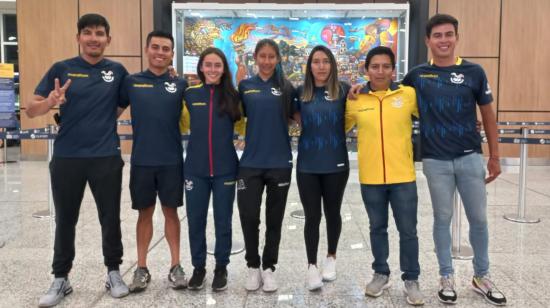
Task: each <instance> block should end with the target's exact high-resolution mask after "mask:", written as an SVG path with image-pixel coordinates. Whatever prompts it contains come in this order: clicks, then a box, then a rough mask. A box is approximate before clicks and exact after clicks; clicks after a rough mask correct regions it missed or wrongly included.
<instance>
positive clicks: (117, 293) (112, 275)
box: [105, 271, 130, 298]
mask: <svg viewBox="0 0 550 308" xmlns="http://www.w3.org/2000/svg"><path fill="white" fill-rule="evenodd" d="M105 288H106V289H107V290H109V293H111V296H112V297H114V298H121V297H124V296H126V295H128V293H130V290H129V289H128V286H127V285H126V283H125V282H124V280H123V279H122V276H120V271H110V272H109V274H107V281H105Z"/></svg>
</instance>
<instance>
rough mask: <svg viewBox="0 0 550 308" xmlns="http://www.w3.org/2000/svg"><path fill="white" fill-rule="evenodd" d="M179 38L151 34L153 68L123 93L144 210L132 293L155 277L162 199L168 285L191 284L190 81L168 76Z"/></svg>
mask: <svg viewBox="0 0 550 308" xmlns="http://www.w3.org/2000/svg"><path fill="white" fill-rule="evenodd" d="M173 47H174V39H173V38H172V35H171V34H169V33H165V32H162V31H153V32H151V33H149V35H148V36H147V43H146V47H145V53H146V55H147V58H148V61H149V68H148V70H146V71H144V72H141V73H137V74H134V75H130V76H128V77H126V79H125V80H124V83H123V85H122V89H121V99H122V100H123V104H124V105H125V106H128V104H131V114H132V129H133V135H134V138H133V144H132V161H131V163H132V168H131V170H130V195H131V197H132V208H133V209H136V210H138V211H139V218H138V221H137V226H136V233H137V255H138V264H137V269H136V270H135V272H134V278H133V282H132V284H131V285H130V291H132V292H139V291H143V290H144V289H145V288H146V287H147V283H148V282H149V281H150V280H151V275H150V274H149V270H148V269H147V252H148V249H149V244H150V243H151V239H152V237H153V213H154V211H155V202H156V199H157V196H158V198H159V200H160V203H161V205H162V212H163V213H164V218H165V227H164V230H165V236H166V240H167V242H168V246H169V248H170V255H171V263H170V271H169V273H168V282H169V284H170V286H171V287H172V288H174V289H181V288H185V287H186V286H187V280H186V278H185V273H184V271H183V269H182V267H181V266H180V221H179V218H178V212H177V208H178V207H180V206H182V205H183V148H182V145H181V135H180V131H179V119H180V115H181V110H182V102H183V93H184V91H185V88H187V82H186V81H185V80H184V79H181V78H173V77H171V76H170V74H169V72H168V66H169V65H170V63H171V62H172V57H173V54H174V52H173Z"/></svg>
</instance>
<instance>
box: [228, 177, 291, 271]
mask: <svg viewBox="0 0 550 308" xmlns="http://www.w3.org/2000/svg"><path fill="white" fill-rule="evenodd" d="M291 177H292V169H291V168H280V169H258V168H246V167H240V168H239V175H238V176H237V203H238V205H239V216H240V218H241V227H242V228H243V236H244V245H245V248H246V254H245V256H244V257H245V259H246V264H247V266H248V267H252V268H259V267H260V265H261V266H262V268H263V269H264V270H265V269H268V268H271V269H272V270H275V264H277V262H278V259H279V244H280V242H281V227H282V225H283V218H284V216H285V207H286V199H287V196H288V188H289V186H290V179H291ZM264 188H266V198H265V244H264V251H263V254H262V258H261V259H260V254H259V252H258V246H259V232H260V211H261V206H262V195H263V191H264Z"/></svg>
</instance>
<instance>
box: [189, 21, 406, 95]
mask: <svg viewBox="0 0 550 308" xmlns="http://www.w3.org/2000/svg"><path fill="white" fill-rule="evenodd" d="M182 26H183V29H182V30H183V31H182V33H184V54H183V59H182V60H183V66H184V67H183V70H184V72H193V71H195V70H196V68H195V67H193V65H196V63H197V58H198V56H199V55H200V53H201V51H202V50H204V49H205V48H207V47H209V46H215V47H218V48H220V49H221V50H223V52H224V53H225V55H226V56H227V58H228V61H229V65H230V68H231V71H232V72H233V73H234V79H235V80H236V82H237V83H238V81H240V80H242V79H245V78H248V77H250V76H253V75H254V74H255V70H256V68H255V65H254V57H253V54H254V47H255V45H256V42H257V41H259V40H261V39H264V38H270V39H273V40H275V41H276V42H277V43H278V44H279V48H280V49H281V53H282V65H283V69H284V71H285V73H286V75H287V77H288V78H289V80H290V81H292V82H293V83H294V84H295V85H297V84H299V83H301V82H302V81H303V78H304V71H305V65H306V62H307V58H308V56H309V51H310V50H311V49H312V48H313V47H314V46H315V45H319V44H323V45H326V46H327V47H329V48H330V49H331V50H332V52H333V54H334V56H335V57H336V61H337V62H338V69H339V76H340V79H341V80H344V81H347V82H349V83H356V82H363V81H364V77H363V75H364V59H365V55H366V53H367V52H368V51H369V50H370V49H371V48H373V47H376V46H387V47H390V48H392V49H393V50H394V52H395V53H396V54H397V46H398V41H397V37H398V35H397V34H398V19H397V18H364V19H360V18H357V19H334V18H333V19H326V18H311V19H300V20H289V19H288V18H266V19H258V18H196V17H185V18H184V19H183V23H182ZM186 66H187V67H186Z"/></svg>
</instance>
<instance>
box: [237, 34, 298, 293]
mask: <svg viewBox="0 0 550 308" xmlns="http://www.w3.org/2000/svg"><path fill="white" fill-rule="evenodd" d="M254 60H255V61H256V65H257V66H258V74H257V75H256V76H254V77H252V78H249V79H246V80H243V81H241V82H240V84H239V94H240V95H241V100H242V106H243V111H244V115H245V116H246V138H245V141H246V146H245V148H244V152H243V155H242V157H241V161H240V163H239V175H238V182H237V201H238V205H239V216H240V218H241V226H242V228H243V236H244V242H245V247H246V255H245V259H246V263H247V266H248V275H247V280H246V283H245V288H246V289H247V290H249V291H253V290H257V289H258V288H260V286H261V285H262V284H263V290H264V291H266V292H273V291H275V290H277V282H276V280H275V277H274V275H273V272H274V271H275V264H277V260H278V254H279V243H280V240H281V225H282V223H283V217H284V213H285V206H286V199H287V195H288V188H289V185H290V177H291V174H292V153H291V149H290V138H289V136H288V120H289V118H290V117H291V116H292V115H293V107H292V100H293V99H294V97H295V90H294V88H293V87H292V85H291V84H290V82H289V81H288V80H286V79H285V78H284V75H283V72H282V69H281V65H280V62H281V55H280V52H279V46H278V45H277V43H275V42H274V41H273V40H270V39H263V40H260V41H259V42H258V43H257V44H256V49H255V51H254ZM264 188H265V189H266V201H265V207H266V210H265V211H266V217H265V225H266V232H265V245H264V250H263V255H262V257H261V258H260V255H259V252H258V246H259V226H260V212H261V205H262V195H263V191H264ZM260 266H261V269H260Z"/></svg>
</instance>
